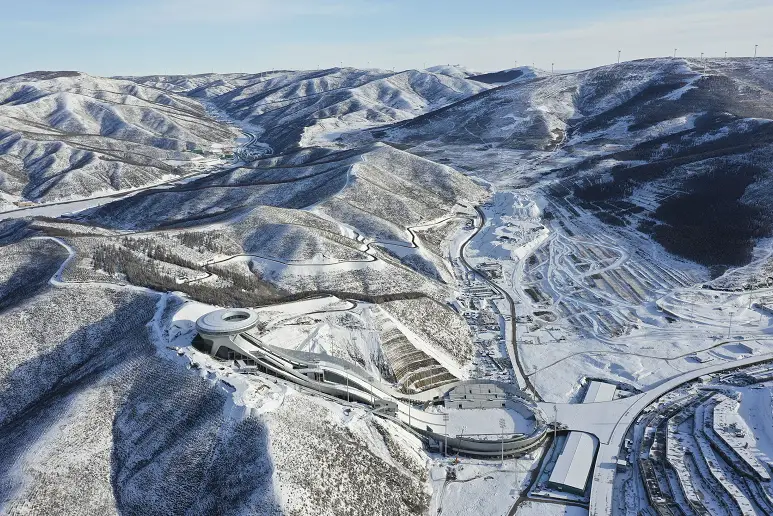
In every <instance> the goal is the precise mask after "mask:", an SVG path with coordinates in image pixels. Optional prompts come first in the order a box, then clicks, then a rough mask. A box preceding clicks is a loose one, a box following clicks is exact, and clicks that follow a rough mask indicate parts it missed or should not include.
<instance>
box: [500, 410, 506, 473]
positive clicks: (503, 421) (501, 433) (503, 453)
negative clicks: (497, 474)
mask: <svg viewBox="0 0 773 516" xmlns="http://www.w3.org/2000/svg"><path fill="white" fill-rule="evenodd" d="M499 433H500V436H501V437H502V465H504V464H505V420H504V418H499Z"/></svg>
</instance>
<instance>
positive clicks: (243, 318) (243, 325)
mask: <svg viewBox="0 0 773 516" xmlns="http://www.w3.org/2000/svg"><path fill="white" fill-rule="evenodd" d="M257 324H258V314H256V313H255V312H252V311H250V310H245V309H244V308H233V309H224V310H215V311H214V312H209V313H208V314H204V315H202V316H201V317H199V319H198V320H197V321H196V330H197V331H198V332H199V335H200V336H201V338H202V339H203V340H204V341H205V342H206V343H208V344H209V345H210V349H209V354H210V355H212V356H213V357H214V356H218V355H217V354H218V351H221V348H227V349H229V350H231V351H233V352H235V353H240V354H244V352H243V351H242V346H240V345H237V344H236V339H238V338H239V334H241V333H244V332H246V331H248V330H251V329H252V328H254V327H255V326H256V325H257Z"/></svg>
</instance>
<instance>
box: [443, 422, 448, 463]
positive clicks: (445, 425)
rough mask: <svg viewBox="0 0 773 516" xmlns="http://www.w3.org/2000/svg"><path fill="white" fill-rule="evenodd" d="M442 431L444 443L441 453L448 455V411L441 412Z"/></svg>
mask: <svg viewBox="0 0 773 516" xmlns="http://www.w3.org/2000/svg"><path fill="white" fill-rule="evenodd" d="M443 433H444V434H445V444H444V445H443V455H445V456H446V457H448V413H445V414H443Z"/></svg>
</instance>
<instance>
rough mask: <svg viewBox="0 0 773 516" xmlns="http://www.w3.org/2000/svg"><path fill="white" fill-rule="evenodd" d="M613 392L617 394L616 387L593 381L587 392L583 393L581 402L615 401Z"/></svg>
mask: <svg viewBox="0 0 773 516" xmlns="http://www.w3.org/2000/svg"><path fill="white" fill-rule="evenodd" d="M615 392H617V386H616V385H614V384H611V383H607V382H599V381H596V380H593V381H591V382H590V384H589V385H588V390H587V391H585V397H584V398H583V400H582V402H583V403H600V402H603V401H612V400H613V399H615Z"/></svg>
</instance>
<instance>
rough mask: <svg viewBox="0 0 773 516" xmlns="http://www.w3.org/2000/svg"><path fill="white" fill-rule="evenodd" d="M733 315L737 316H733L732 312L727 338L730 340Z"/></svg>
mask: <svg viewBox="0 0 773 516" xmlns="http://www.w3.org/2000/svg"><path fill="white" fill-rule="evenodd" d="M733 315H735V314H733V312H730V322H729V323H728V325H727V338H728V339H729V338H730V331H731V328H732V327H733Z"/></svg>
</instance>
